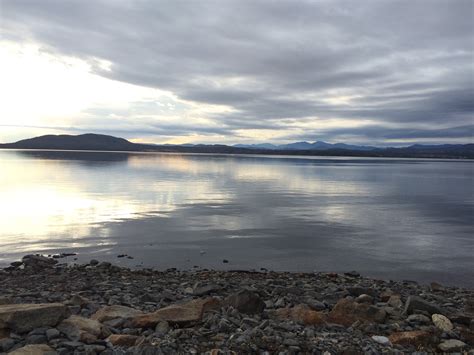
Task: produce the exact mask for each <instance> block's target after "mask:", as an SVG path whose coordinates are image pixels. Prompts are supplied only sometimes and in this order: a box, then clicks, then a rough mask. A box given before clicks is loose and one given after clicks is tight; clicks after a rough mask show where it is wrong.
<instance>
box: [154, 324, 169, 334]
mask: <svg viewBox="0 0 474 355" xmlns="http://www.w3.org/2000/svg"><path fill="white" fill-rule="evenodd" d="M169 331H170V325H169V323H168V322H166V321H162V322H159V323H158V324H157V325H156V327H155V333H157V334H158V335H166V334H168V332H169Z"/></svg>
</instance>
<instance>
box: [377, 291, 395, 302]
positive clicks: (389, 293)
mask: <svg viewBox="0 0 474 355" xmlns="http://www.w3.org/2000/svg"><path fill="white" fill-rule="evenodd" d="M392 295H393V291H392V290H391V289H386V290H384V291H382V292H380V295H379V297H380V299H381V300H382V302H388V300H389V299H390V297H391V296H392Z"/></svg>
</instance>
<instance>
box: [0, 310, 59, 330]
mask: <svg viewBox="0 0 474 355" xmlns="http://www.w3.org/2000/svg"><path fill="white" fill-rule="evenodd" d="M67 311H68V310H67V307H66V306H65V305H63V304H62V303H40V304H7V305H0V329H6V328H7V329H11V330H13V331H15V332H17V333H26V332H29V331H31V330H33V329H35V328H39V327H46V326H51V327H54V326H55V325H56V324H58V323H59V322H60V321H61V320H63V319H64V318H65V317H66V314H67Z"/></svg>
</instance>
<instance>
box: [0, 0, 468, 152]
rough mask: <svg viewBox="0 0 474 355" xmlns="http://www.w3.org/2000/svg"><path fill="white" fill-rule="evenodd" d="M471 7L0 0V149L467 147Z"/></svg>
mask: <svg viewBox="0 0 474 355" xmlns="http://www.w3.org/2000/svg"><path fill="white" fill-rule="evenodd" d="M473 6H474V1H472V0H443V1H437V0H406V1H398V0H397V1H391V0H361V1H353V0H347V1H337V0H336V1H334V0H330V1H329V0H327V1H326V0H321V1H294V0H279V1H266V0H258V1H256V0H235V1H234V0H229V1H227V0H225V1H221V0H202V1H191V0H186V1H181V0H173V1H171V0H168V1H155V0H137V1H121V0H94V1H92V0H91V1H85V0H42V1H37V0H0V27H1V33H0V78H1V79H0V97H1V104H0V142H9V141H15V140H18V139H22V138H27V137H31V136H35V135H40V134H48V133H57V134H59V133H71V134H80V133H86V132H95V133H104V134H111V135H116V136H122V137H126V138H129V139H131V140H133V141H136V142H156V143H185V142H194V143H195V142H203V143H226V144H233V143H250V142H252V143H256V142H274V143H286V142H291V141H300V140H307V141H315V140H325V141H329V142H348V143H364V144H366V143H370V144H374V145H403V144H411V143H413V142H418V143H469V142H472V141H473V132H474V128H473V117H474V99H473V98H474V83H473V72H474V68H473V66H474V64H473V63H474V54H473V53H474V27H473V23H474V16H473V13H474V9H473Z"/></svg>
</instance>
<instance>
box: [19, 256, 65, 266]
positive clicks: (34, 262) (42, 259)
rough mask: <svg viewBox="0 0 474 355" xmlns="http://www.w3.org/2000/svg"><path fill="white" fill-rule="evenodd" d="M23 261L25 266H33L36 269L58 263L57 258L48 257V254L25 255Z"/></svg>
mask: <svg viewBox="0 0 474 355" xmlns="http://www.w3.org/2000/svg"><path fill="white" fill-rule="evenodd" d="M21 261H22V262H23V264H24V265H25V267H31V268H35V269H44V268H51V267H53V266H54V265H55V264H57V263H58V261H57V260H56V259H52V258H47V257H46V256H42V255H25V256H24V257H23V259H21Z"/></svg>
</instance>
